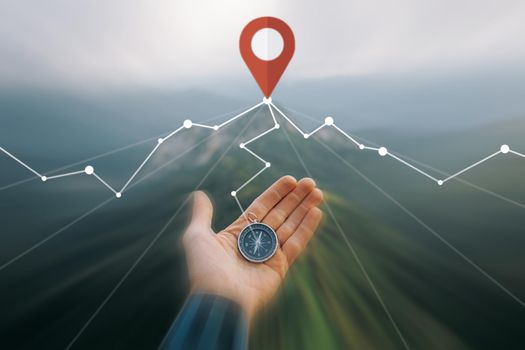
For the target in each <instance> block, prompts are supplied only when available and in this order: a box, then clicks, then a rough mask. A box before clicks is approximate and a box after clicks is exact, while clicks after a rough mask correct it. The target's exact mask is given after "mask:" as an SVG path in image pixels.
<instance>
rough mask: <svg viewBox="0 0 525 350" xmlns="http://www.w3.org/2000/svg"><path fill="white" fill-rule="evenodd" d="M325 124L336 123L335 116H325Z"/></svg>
mask: <svg viewBox="0 0 525 350" xmlns="http://www.w3.org/2000/svg"><path fill="white" fill-rule="evenodd" d="M324 124H325V125H334V118H332V117H326V118H324Z"/></svg>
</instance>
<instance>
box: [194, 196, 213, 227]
mask: <svg viewBox="0 0 525 350" xmlns="http://www.w3.org/2000/svg"><path fill="white" fill-rule="evenodd" d="M212 217H213V204H211V201H210V199H209V198H208V196H207V195H206V193H204V192H202V191H197V192H194V193H193V212H192V215H191V226H194V227H199V228H210V227H211V220H212Z"/></svg>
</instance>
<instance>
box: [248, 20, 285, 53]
mask: <svg viewBox="0 0 525 350" xmlns="http://www.w3.org/2000/svg"><path fill="white" fill-rule="evenodd" d="M283 48H284V41H283V37H282V36H281V34H280V33H279V32H278V31H276V30H275V29H272V28H263V29H260V30H259V31H258V32H257V33H255V35H254V36H253V38H252V51H253V53H254V54H255V56H257V57H258V58H259V59H261V60H264V61H271V60H274V59H276V58H277V57H279V55H280V54H281V52H283Z"/></svg>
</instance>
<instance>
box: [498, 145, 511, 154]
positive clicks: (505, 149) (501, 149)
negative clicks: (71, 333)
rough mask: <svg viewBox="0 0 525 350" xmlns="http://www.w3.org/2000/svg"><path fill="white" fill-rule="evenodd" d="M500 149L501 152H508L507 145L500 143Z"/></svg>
mask: <svg viewBox="0 0 525 350" xmlns="http://www.w3.org/2000/svg"><path fill="white" fill-rule="evenodd" d="M500 151H501V153H504V154H506V153H509V151H510V147H509V146H508V145H502V146H501V148H500Z"/></svg>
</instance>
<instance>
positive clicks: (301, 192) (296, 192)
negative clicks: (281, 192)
mask: <svg viewBox="0 0 525 350" xmlns="http://www.w3.org/2000/svg"><path fill="white" fill-rule="evenodd" d="M314 188H315V182H314V180H312V179H310V178H304V179H301V180H300V181H299V182H298V183H297V186H296V187H295V188H294V189H293V191H291V192H290V193H288V194H287V195H286V197H284V198H283V199H282V200H281V201H280V202H279V203H277V205H276V206H275V207H273V208H272V209H271V210H270V211H269V212H268V214H267V215H266V216H265V217H264V218H263V219H262V222H264V223H265V224H266V225H268V226H270V227H272V228H273V229H274V230H276V229H278V228H279V226H281V225H282V223H283V222H284V221H285V220H286V218H287V217H288V216H289V215H290V214H291V213H292V212H293V211H294V209H295V208H297V207H298V206H299V205H300V204H301V202H302V201H303V199H304V198H305V197H306V196H307V195H308V194H309V193H310V192H312V191H313V189H314Z"/></svg>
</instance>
